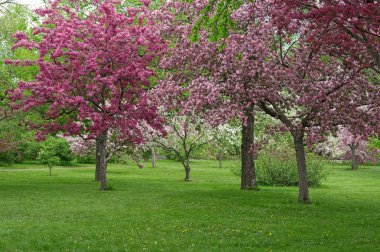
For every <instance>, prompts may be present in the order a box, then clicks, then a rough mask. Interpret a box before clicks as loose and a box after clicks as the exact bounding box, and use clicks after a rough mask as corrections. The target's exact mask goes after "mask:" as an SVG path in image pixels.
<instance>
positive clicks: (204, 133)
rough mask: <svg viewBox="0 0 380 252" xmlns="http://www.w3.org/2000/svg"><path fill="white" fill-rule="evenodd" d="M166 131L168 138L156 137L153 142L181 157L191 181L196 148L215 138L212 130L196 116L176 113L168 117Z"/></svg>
mask: <svg viewBox="0 0 380 252" xmlns="http://www.w3.org/2000/svg"><path fill="white" fill-rule="evenodd" d="M166 132H167V136H166V138H155V139H153V142H154V143H155V144H156V145H157V146H158V147H160V148H162V149H164V150H166V151H169V152H171V153H173V154H174V155H175V156H176V157H177V158H178V159H179V161H180V162H181V164H182V166H183V167H184V169H185V172H186V176H185V181H191V178H190V171H191V167H190V158H191V156H192V154H193V153H194V152H195V151H196V150H199V149H200V148H201V147H202V146H204V145H207V144H208V143H210V142H212V141H213V140H214V138H213V136H212V134H210V133H211V131H210V130H208V128H207V126H206V124H205V123H204V122H203V120H201V119H199V118H197V117H196V116H189V115H183V116H179V115H175V116H172V117H170V118H168V120H167V126H166Z"/></svg>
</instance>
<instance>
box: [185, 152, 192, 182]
mask: <svg viewBox="0 0 380 252" xmlns="http://www.w3.org/2000/svg"><path fill="white" fill-rule="evenodd" d="M185 171H186V177H185V181H191V178H190V157H189V156H187V157H186V161H185Z"/></svg>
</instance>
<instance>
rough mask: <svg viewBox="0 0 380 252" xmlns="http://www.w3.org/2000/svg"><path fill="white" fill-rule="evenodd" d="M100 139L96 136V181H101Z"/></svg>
mask: <svg viewBox="0 0 380 252" xmlns="http://www.w3.org/2000/svg"><path fill="white" fill-rule="evenodd" d="M99 143H100V139H98V138H96V152H95V155H96V168H95V181H99V182H100V152H99Z"/></svg>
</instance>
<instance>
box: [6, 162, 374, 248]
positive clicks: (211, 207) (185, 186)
mask: <svg viewBox="0 0 380 252" xmlns="http://www.w3.org/2000/svg"><path fill="white" fill-rule="evenodd" d="M191 165H192V168H193V170H192V179H193V181H192V182H184V181H183V180H182V179H183V177H184V171H183V169H182V168H181V166H180V164H179V163H177V162H171V161H159V162H158V168H156V169H152V168H151V166H150V164H147V165H146V168H145V169H144V170H140V169H138V168H137V166H136V165H110V166H109V170H108V177H109V181H110V184H111V185H112V187H113V188H114V190H112V191H107V192H100V191H98V187H99V185H98V183H96V182H94V181H93V177H94V168H93V167H91V165H84V166H78V167H72V168H56V169H54V170H53V176H51V177H49V176H48V169H47V168H45V167H44V166H41V165H27V164H26V165H13V166H12V167H9V168H4V167H3V168H0V251H380V167H378V166H377V167H375V166H368V167H361V168H360V169H359V170H358V171H351V170H348V167H349V166H348V165H339V166H332V165H331V166H330V167H329V176H328V178H327V180H326V181H324V182H323V185H322V186H321V187H319V188H313V189H311V192H310V196H311V200H312V202H313V204H311V205H302V204H299V203H298V202H297V188H295V187H261V190H260V191H241V190H240V189H239V179H238V178H237V177H235V176H234V175H233V174H232V173H231V170H230V167H231V166H232V165H235V163H234V162H232V161H231V162H226V163H225V164H224V168H223V169H222V170H220V169H218V168H217V162H214V161H192V162H191Z"/></svg>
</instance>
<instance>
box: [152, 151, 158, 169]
mask: <svg viewBox="0 0 380 252" xmlns="http://www.w3.org/2000/svg"><path fill="white" fill-rule="evenodd" d="M156 166H157V163H156V149H155V148H154V147H152V167H153V168H156Z"/></svg>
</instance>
